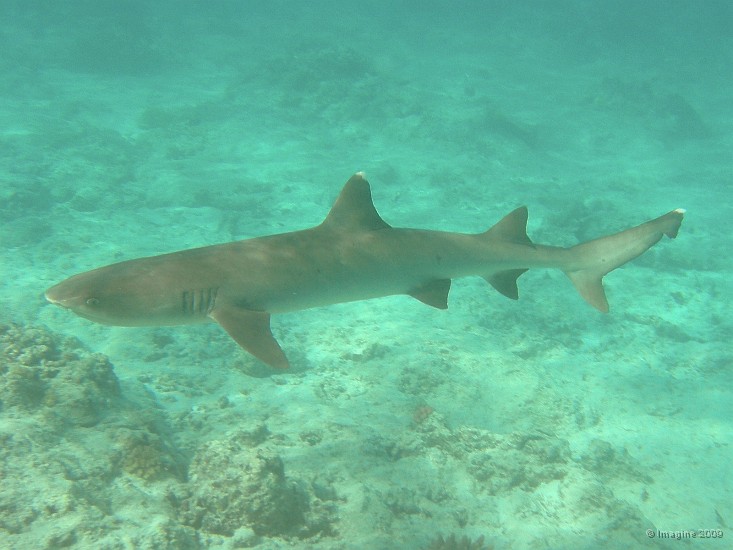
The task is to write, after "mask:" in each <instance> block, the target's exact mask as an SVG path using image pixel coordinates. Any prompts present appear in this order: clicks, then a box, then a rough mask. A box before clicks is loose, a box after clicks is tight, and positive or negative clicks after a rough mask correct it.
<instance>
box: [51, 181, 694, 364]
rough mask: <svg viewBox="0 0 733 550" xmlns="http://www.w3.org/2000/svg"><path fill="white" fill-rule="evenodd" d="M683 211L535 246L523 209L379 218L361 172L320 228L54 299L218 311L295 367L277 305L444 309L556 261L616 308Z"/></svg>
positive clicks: (78, 285)
mask: <svg viewBox="0 0 733 550" xmlns="http://www.w3.org/2000/svg"><path fill="white" fill-rule="evenodd" d="M683 213H684V211H683V210H681V209H678V210H673V211H671V212H669V213H668V214H665V215H664V216H661V217H659V218H656V219H654V220H651V221H649V222H646V223H644V224H642V225H640V226H637V227H634V228H632V229H628V230H626V231H622V232H621V233H617V234H615V235H611V236H608V237H603V238H600V239H596V240H593V241H589V242H587V243H583V244H580V245H577V246H574V247H571V248H558V247H551V246H542V245H536V244H533V243H532V242H531V241H530V240H529V237H527V234H526V223H527V209H526V208H524V207H522V208H518V209H517V210H515V211H513V212H512V213H510V214H509V215H507V216H506V217H505V218H503V219H502V220H501V221H500V222H499V223H497V224H496V225H495V226H494V227H492V228H491V229H489V230H488V231H486V232H485V233H480V234H476V235H468V234H461V233H448V232H441V231H423V230H417V229H396V228H392V227H390V226H389V225H388V224H387V223H385V222H384V221H383V220H382V218H381V217H380V216H379V214H378V213H377V211H376V210H375V208H374V205H373V203H372V199H371V191H370V188H369V184H368V183H367V181H366V179H365V178H364V176H363V174H362V173H357V174H355V175H354V176H353V177H352V178H351V179H350V180H349V181H348V182H347V183H346V185H345V186H344V189H343V190H342V192H341V194H340V195H339V198H338V200H337V201H336V203H335V204H334V206H333V208H332V209H331V212H330V213H329V215H328V216H327V217H326V219H325V220H324V221H323V223H322V224H320V225H318V226H316V227H313V228H311V229H306V230H303V231H295V232H292V233H284V234H281V235H272V236H268V237H259V238H255V239H247V240H243V241H236V242H231V243H226V244H220V245H214V246H207V247H203V248H194V249H191V250H183V251H180V252H174V253H172V254H164V255H162V256H153V257H149V258H140V259H136V260H130V261H126V262H121V263H117V264H112V265H109V266H106V267H101V268H99V269H95V270H93V271H89V272H86V273H81V274H79V275H75V276H73V277H71V278H69V279H67V280H65V281H63V282H61V283H59V284H58V285H56V286H53V287H51V288H50V289H48V290H47V291H46V297H47V299H48V300H49V301H50V302H52V303H54V304H57V305H60V306H62V307H65V308H68V309H71V310H72V311H74V312H75V313H77V314H78V315H80V316H82V317H86V318H88V319H90V320H92V321H96V322H100V323H105V324H111V325H121V326H144V325H183V324H192V323H200V322H205V321H211V320H213V321H216V322H217V323H219V324H220V325H221V326H222V327H223V328H224V329H225V330H226V331H227V332H228V333H229V334H230V335H231V336H232V338H234V340H235V341H236V342H237V343H238V344H239V345H240V346H242V347H243V348H244V349H246V350H247V351H249V352H250V353H252V354H253V355H254V356H256V357H258V358H259V359H260V360H262V361H264V362H265V363H267V364H268V365H270V366H272V367H276V368H286V367H287V366H288V361H287V359H286V357H285V355H284V353H283V352H282V350H281V348H280V346H279V345H278V343H277V341H276V340H275V339H274V338H273V336H272V333H271V332H270V314H273V313H282V312H287V311H295V310H300V309H306V308H310V307H315V306H323V305H328V304H336V303H340V302H350V301H355V300H366V299H369V298H377V297H381V296H390V295H395V294H408V295H410V296H413V297H414V298H417V299H418V300H420V301H422V302H424V303H426V304H428V305H430V306H434V307H438V308H441V309H445V308H447V307H448V304H447V299H448V291H449V289H450V284H451V279H453V278H456V277H465V276H470V275H478V276H481V277H483V278H485V279H486V280H487V281H488V282H489V283H490V284H491V285H492V286H493V287H494V288H496V289H497V290H498V291H499V292H501V293H502V294H504V295H505V296H508V297H510V298H514V299H516V298H517V297H518V291H517V284H516V280H517V278H518V277H519V276H520V275H521V274H522V273H524V272H525V271H526V270H527V269H530V268H535V267H543V268H556V269H560V270H562V271H564V272H565V273H566V274H567V275H568V276H569V277H570V279H571V281H572V282H573V284H574V285H575V287H576V288H577V289H578V291H579V292H580V294H581V295H582V296H583V298H585V300H586V301H588V302H589V303H590V304H591V305H593V306H594V307H596V308H597V309H599V310H601V311H607V310H608V303H607V301H606V297H605V293H604V291H603V285H602V281H601V279H602V277H603V276H604V275H605V274H606V273H608V272H609V271H611V270H612V269H615V268H616V267H618V266H620V265H622V264H624V263H626V262H628V261H629V260H631V259H633V258H635V257H637V256H639V255H640V254H642V253H643V252H644V251H646V250H647V249H648V248H650V247H651V246H652V245H654V244H655V243H656V242H657V241H659V239H661V237H662V236H663V235H667V236H668V237H670V238H674V237H675V236H676V235H677V231H678V229H679V226H680V224H681V222H682V217H683Z"/></svg>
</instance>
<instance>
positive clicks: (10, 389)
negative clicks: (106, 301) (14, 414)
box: [0, 324, 120, 427]
mask: <svg viewBox="0 0 733 550" xmlns="http://www.w3.org/2000/svg"><path fill="white" fill-rule="evenodd" d="M119 397H120V387H119V382H118V380H117V377H116V376H115V375H114V370H113V368H112V364H111V363H110V362H109V360H108V359H107V357H105V356H104V355H101V354H90V353H87V352H85V351H83V350H81V349H80V347H79V343H78V342H77V341H75V340H73V339H66V340H64V339H61V338H57V337H54V336H52V335H51V334H50V333H49V332H48V331H46V330H44V329H41V328H26V327H22V326H20V325H16V324H9V325H0V410H4V409H11V408H17V409H19V410H25V411H36V412H41V413H43V414H44V415H46V416H47V419H48V420H54V421H57V422H59V423H62V424H65V425H74V426H84V427H90V426H94V425H95V424H97V423H98V422H99V421H100V420H101V419H102V418H103V416H104V415H105V413H106V411H108V409H109V405H110V402H111V401H112V400H114V399H119Z"/></svg>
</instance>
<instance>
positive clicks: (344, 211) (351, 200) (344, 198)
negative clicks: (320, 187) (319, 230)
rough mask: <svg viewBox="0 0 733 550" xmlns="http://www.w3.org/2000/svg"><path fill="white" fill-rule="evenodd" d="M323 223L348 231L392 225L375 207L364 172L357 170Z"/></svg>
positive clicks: (383, 227)
mask: <svg viewBox="0 0 733 550" xmlns="http://www.w3.org/2000/svg"><path fill="white" fill-rule="evenodd" d="M322 225H323V226H325V227H333V228H338V229H341V230H346V231H348V230H351V231H373V230H376V229H388V228H389V227H390V225H389V224H388V223H387V222H385V221H384V220H383V219H382V218H381V217H380V216H379V214H378V213H377V210H376V208H374V203H373V202H372V191H371V189H370V188H369V182H368V181H367V180H366V178H365V177H364V172H357V173H356V174H354V175H353V176H351V178H349V181H347V182H346V185H344V188H343V189H342V190H341V194H340V195H339V196H338V199H336V202H335V203H334V204H333V206H332V207H331V211H330V212H329V213H328V216H326V219H325V220H323V224H322Z"/></svg>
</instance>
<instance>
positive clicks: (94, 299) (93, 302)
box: [86, 298, 99, 306]
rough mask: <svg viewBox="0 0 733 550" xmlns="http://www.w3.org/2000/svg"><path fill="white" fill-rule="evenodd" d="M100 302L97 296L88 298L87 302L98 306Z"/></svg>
mask: <svg viewBox="0 0 733 550" xmlns="http://www.w3.org/2000/svg"><path fill="white" fill-rule="evenodd" d="M98 303H99V300H98V299H97V298H87V301H86V304H87V305H88V306H96V305H97V304H98Z"/></svg>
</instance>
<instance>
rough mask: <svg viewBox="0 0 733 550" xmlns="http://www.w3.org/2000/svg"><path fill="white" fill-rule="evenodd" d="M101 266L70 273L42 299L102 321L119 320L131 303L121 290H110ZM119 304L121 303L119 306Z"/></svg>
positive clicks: (104, 322) (113, 321)
mask: <svg viewBox="0 0 733 550" xmlns="http://www.w3.org/2000/svg"><path fill="white" fill-rule="evenodd" d="M99 271H101V270H94V271H89V272H87V273H81V274H79V275H74V276H73V277H70V278H68V279H66V280H65V281H62V282H60V283H58V284H57V285H54V286H52V287H51V288H49V289H48V290H47V291H46V292H45V296H46V300H48V301H49V302H51V303H52V304H54V305H57V306H59V307H62V308H64V309H68V310H70V311H72V312H74V313H75V314H77V315H79V316H80V317H84V318H85V319H89V320H90V321H94V322H97V323H103V324H106V325H116V324H120V322H121V321H124V320H125V317H126V315H125V311H129V310H130V309H131V308H130V306H131V304H124V303H121V302H124V300H125V296H124V294H123V293H121V292H117V293H115V292H112V291H111V289H110V287H109V285H108V284H105V281H106V279H107V278H106V277H104V274H100V273H99ZM120 306H123V307H120Z"/></svg>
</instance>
